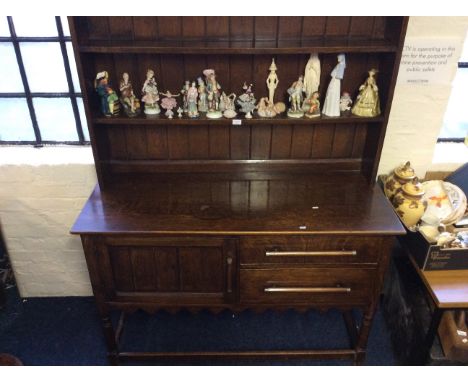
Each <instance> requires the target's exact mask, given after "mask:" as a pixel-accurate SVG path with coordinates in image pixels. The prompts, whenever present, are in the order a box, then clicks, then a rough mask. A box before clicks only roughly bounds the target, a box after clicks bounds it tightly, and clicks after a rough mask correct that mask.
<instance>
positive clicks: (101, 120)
mask: <svg viewBox="0 0 468 382" xmlns="http://www.w3.org/2000/svg"><path fill="white" fill-rule="evenodd" d="M383 120H384V117H383V116H382V115H381V116H379V117H374V118H367V117H356V116H350V117H325V116H322V117H320V118H312V119H309V118H306V117H303V118H297V119H296V118H289V117H287V116H285V115H283V116H278V117H275V118H261V117H257V116H254V117H253V118H252V119H247V118H244V117H243V116H242V117H240V118H234V119H227V118H224V117H223V118H220V119H210V118H207V117H205V116H201V117H199V118H188V117H186V116H184V117H182V118H178V117H174V118H173V119H169V118H167V117H165V116H163V115H159V116H155V117H146V116H144V115H141V116H138V117H134V118H129V117H126V116H119V117H108V118H106V117H98V118H94V119H93V122H94V123H95V124H100V125H177V126H179V125H186V126H200V125H201V126H206V125H222V126H229V125H234V126H239V127H241V126H251V125H252V126H253V125H291V124H293V125H316V124H353V123H375V122H382V121H383ZM233 121H240V125H237V124H236V122H233Z"/></svg>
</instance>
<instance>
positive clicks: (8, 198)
mask: <svg viewBox="0 0 468 382" xmlns="http://www.w3.org/2000/svg"><path fill="white" fill-rule="evenodd" d="M467 25H468V17H442V18H438V17H412V18H411V19H410V24H409V29H408V34H407V35H408V36H425V37H428V36H437V35H444V36H458V37H461V38H463V37H464V36H465V34H466V27H467ZM449 94H450V86H445V87H440V86H439V87H434V86H426V87H407V86H397V88H396V90H395V97H394V103H393V107H392V111H391V115H390V121H389V126H388V130H387V136H386V140H385V143H384V148H383V153H382V158H381V165H380V170H379V173H384V172H388V171H390V170H391V169H393V168H394V167H395V166H397V165H398V164H399V163H401V162H404V161H406V160H407V159H411V161H412V162H413V164H414V165H415V167H416V170H417V172H418V173H419V174H421V175H424V173H425V171H426V170H427V169H428V167H429V166H430V165H431V162H432V156H433V151H434V147H435V142H436V139H437V135H438V133H439V129H440V126H441V122H442V118H443V113H444V111H445V108H446V104H447V100H448V96H449ZM438 169H439V170H441V168H440V166H439V167H438ZM95 183H96V175H95V170H94V166H93V164H92V156H91V150H90V148H89V147H87V148H43V149H40V150H38V149H33V148H0V219H1V222H2V225H3V230H4V234H5V237H6V241H7V246H8V249H9V252H10V257H11V261H12V265H13V268H14V272H15V275H16V279H17V283H18V286H19V289H20V293H21V295H22V296H23V297H32V296H73V295H76V296H78V295H90V294H91V287H90V284H89V277H88V274H87V269H86V263H85V259H84V255H83V250H82V248H81V243H80V240H79V238H77V237H75V236H72V235H70V234H69V233H68V232H69V229H70V227H71V226H72V224H73V222H74V220H75V218H76V217H77V216H78V214H79V212H80V210H81V207H82V206H83V204H84V203H85V201H86V199H87V198H88V196H89V194H90V193H91V191H92V189H93V187H94V185H95Z"/></svg>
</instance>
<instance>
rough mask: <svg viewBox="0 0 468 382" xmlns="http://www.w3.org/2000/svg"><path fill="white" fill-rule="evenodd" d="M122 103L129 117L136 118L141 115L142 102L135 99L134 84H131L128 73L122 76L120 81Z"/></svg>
mask: <svg viewBox="0 0 468 382" xmlns="http://www.w3.org/2000/svg"><path fill="white" fill-rule="evenodd" d="M119 90H120V103H121V104H122V106H123V109H124V111H125V114H127V116H129V117H135V116H137V115H138V114H139V113H140V101H139V100H138V98H136V97H135V94H134V93H133V87H132V83H131V82H130V76H129V75H128V73H123V74H122V79H121V80H120V87H119Z"/></svg>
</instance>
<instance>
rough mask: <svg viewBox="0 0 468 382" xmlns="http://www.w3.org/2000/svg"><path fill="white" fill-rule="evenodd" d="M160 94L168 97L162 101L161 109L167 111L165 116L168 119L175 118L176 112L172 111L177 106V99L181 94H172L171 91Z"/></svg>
mask: <svg viewBox="0 0 468 382" xmlns="http://www.w3.org/2000/svg"><path fill="white" fill-rule="evenodd" d="M160 94H161V95H163V96H166V97H165V98H163V99H162V100H161V107H162V108H163V109H166V112H165V113H164V115H165V116H166V117H167V118H169V119H172V117H173V116H174V112H173V111H172V109H174V108H175V107H176V106H177V101H176V99H175V97H178V96H180V94H172V93H171V92H170V91H169V90H168V91H167V92H166V93H160ZM179 109H180V108H179ZM182 111H183V110H182Z"/></svg>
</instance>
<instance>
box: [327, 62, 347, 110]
mask: <svg viewBox="0 0 468 382" xmlns="http://www.w3.org/2000/svg"><path fill="white" fill-rule="evenodd" d="M345 68H346V58H345V55H344V54H339V55H338V64H336V66H335V68H334V69H333V70H332V72H331V74H330V76H331V80H330V84H329V85H328V89H327V94H326V96H325V102H324V104H323V110H322V113H323V114H324V115H326V116H327V117H339V116H340V94H341V80H342V79H343V76H344V70H345Z"/></svg>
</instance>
